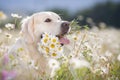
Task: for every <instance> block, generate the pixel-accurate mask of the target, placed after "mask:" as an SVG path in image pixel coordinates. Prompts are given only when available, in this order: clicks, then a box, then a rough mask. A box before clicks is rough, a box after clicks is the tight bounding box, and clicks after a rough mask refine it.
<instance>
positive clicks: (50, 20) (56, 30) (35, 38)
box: [8, 11, 70, 80]
mask: <svg viewBox="0 0 120 80" xmlns="http://www.w3.org/2000/svg"><path fill="white" fill-rule="evenodd" d="M69 30H70V23H69V22H68V21H64V20H62V19H61V17H60V16H59V15H58V14H56V13H54V12H49V11H48V12H38V13H34V14H33V15H32V16H30V17H28V18H25V19H23V20H22V25H21V31H20V37H19V39H18V40H17V41H16V43H15V44H14V45H13V47H12V48H11V49H10V50H9V51H8V54H9V55H12V56H14V57H15V59H17V60H18V62H19V63H17V64H19V65H20V66H15V67H14V69H16V70H18V71H19V72H21V73H19V76H21V77H19V76H18V77H19V79H20V80H27V79H28V78H26V79H25V78H24V76H25V77H26V74H25V73H27V69H26V67H24V66H25V65H26V63H25V62H27V60H26V58H24V60H21V57H27V58H29V59H31V60H34V64H35V65H37V70H33V72H32V70H31V72H32V73H33V75H34V74H35V73H36V72H38V73H39V75H40V76H41V77H42V76H44V75H46V73H50V69H49V67H48V66H47V63H48V60H47V59H46V58H45V57H44V56H43V55H42V54H40V53H39V51H38V49H37V43H38V42H39V41H40V39H41V36H42V34H43V33H44V32H47V33H50V34H52V35H55V36H57V37H59V39H62V40H61V44H67V43H69V42H68V41H67V40H65V39H63V36H64V35H65V34H67V33H68V32H69ZM28 62H29V61H28ZM18 67H22V68H21V70H20V68H18ZM25 70H26V71H25ZM28 72H30V70H28ZM27 74H28V73H27ZM22 77H23V78H22ZM43 79H44V78H43ZM17 80H18V78H17Z"/></svg>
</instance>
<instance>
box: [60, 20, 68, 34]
mask: <svg viewBox="0 0 120 80" xmlns="http://www.w3.org/2000/svg"><path fill="white" fill-rule="evenodd" d="M69 25H70V23H69V22H67V21H66V22H63V23H62V24H61V29H62V34H66V33H67V32H68V30H69Z"/></svg>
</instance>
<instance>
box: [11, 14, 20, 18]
mask: <svg viewBox="0 0 120 80" xmlns="http://www.w3.org/2000/svg"><path fill="white" fill-rule="evenodd" d="M11 16H12V17H14V18H22V16H20V15H18V14H14V13H12V14H11Z"/></svg>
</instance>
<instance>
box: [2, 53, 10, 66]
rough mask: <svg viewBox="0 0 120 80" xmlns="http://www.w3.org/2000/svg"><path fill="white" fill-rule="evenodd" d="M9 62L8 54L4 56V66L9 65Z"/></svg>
mask: <svg viewBox="0 0 120 80" xmlns="http://www.w3.org/2000/svg"><path fill="white" fill-rule="evenodd" d="M8 61H9V57H8V55H7V54H5V55H4V60H3V64H4V65H5V64H7V63H8Z"/></svg>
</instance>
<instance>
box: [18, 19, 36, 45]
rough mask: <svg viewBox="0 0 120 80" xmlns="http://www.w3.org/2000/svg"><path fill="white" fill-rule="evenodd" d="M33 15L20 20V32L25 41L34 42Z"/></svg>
mask: <svg viewBox="0 0 120 80" xmlns="http://www.w3.org/2000/svg"><path fill="white" fill-rule="evenodd" d="M34 26H35V25H34V17H28V18H26V19H24V20H22V26H21V27H22V29H21V32H20V34H21V35H22V36H23V38H24V39H25V41H26V42H28V43H33V42H34V39H35V38H34V37H35V36H34Z"/></svg>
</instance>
